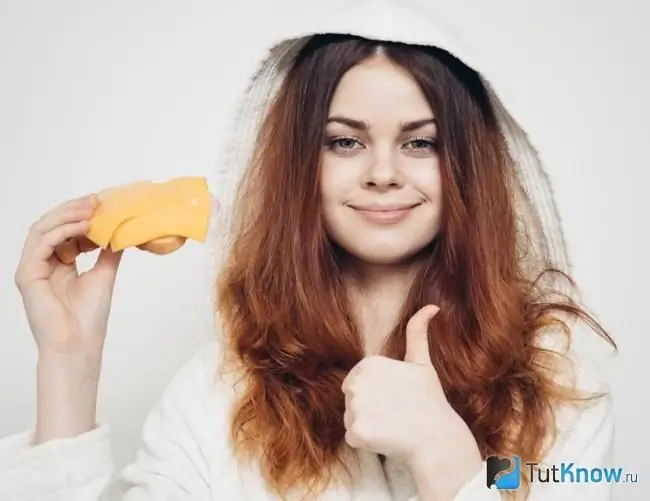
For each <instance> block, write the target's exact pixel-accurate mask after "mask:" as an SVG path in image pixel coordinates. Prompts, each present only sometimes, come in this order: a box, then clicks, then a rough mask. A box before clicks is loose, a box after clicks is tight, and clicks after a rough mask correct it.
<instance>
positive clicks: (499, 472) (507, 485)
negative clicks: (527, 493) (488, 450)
mask: <svg viewBox="0 0 650 501" xmlns="http://www.w3.org/2000/svg"><path fill="white" fill-rule="evenodd" d="M486 463H487V479H486V480H487V487H488V489H491V488H492V486H494V487H496V488H497V489H498V490H501V491H514V490H516V489H518V488H519V486H520V484H521V460H520V459H519V456H511V457H501V456H488V458H487V460H486Z"/></svg>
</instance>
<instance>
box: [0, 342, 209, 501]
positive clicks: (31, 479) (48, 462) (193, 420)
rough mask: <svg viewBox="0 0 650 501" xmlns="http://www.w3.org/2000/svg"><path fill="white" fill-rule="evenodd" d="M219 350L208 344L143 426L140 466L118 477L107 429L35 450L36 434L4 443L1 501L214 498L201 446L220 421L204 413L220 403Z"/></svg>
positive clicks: (1, 446)
mask: <svg viewBox="0 0 650 501" xmlns="http://www.w3.org/2000/svg"><path fill="white" fill-rule="evenodd" d="M215 350H216V343H210V344H209V345H208V346H206V347H204V348H202V349H201V350H199V352H198V353H197V354H196V355H195V356H194V357H193V358H192V360H190V361H189V362H188V363H187V364H185V365H184V366H183V367H182V368H181V370H180V371H179V372H178V373H177V375H176V376H175V377H174V379H173V380H172V382H171V383H170V384H169V386H168V387H167V389H166V390H165V392H164V394H163V396H162V398H161V399H160V401H159V402H158V403H157V405H156V407H155V408H154V409H153V410H152V412H151V413H150V414H149V416H148V417H147V419H146V421H145V424H144V428H143V435H142V446H141V448H140V450H139V451H138V454H137V458H136V460H135V462H134V463H133V464H131V465H129V466H128V467H127V468H125V469H124V470H123V471H122V472H121V473H120V474H119V475H118V477H117V478H115V479H114V478H113V459H112V455H111V450H110V433H109V429H108V428H107V427H105V426H99V427H97V428H95V429H93V430H91V431H89V432H86V433H83V434H82V435H78V436H76V437H69V438H60V439H54V440H50V441H48V442H45V443H42V444H39V445H36V446H34V445H32V444H33V440H34V435H35V433H34V432H26V433H22V434H19V435H15V436H11V437H7V438H5V439H4V440H2V441H0V501H17V500H34V501H36V500H38V501H117V500H122V501H154V500H159V499H174V500H178V501H180V500H188V501H189V500H191V501H202V500H205V501H207V500H209V499H210V481H209V480H210V479H209V470H208V465H207V463H206V460H205V456H204V454H203V452H202V447H203V446H204V444H207V443H210V442H211V441H212V440H214V438H215V437H213V436H212V435H210V436H208V434H210V433H213V430H214V429H215V428H217V427H216V426H215V427H213V426H211V423H210V419H212V423H214V420H215V419H218V416H211V415H209V412H207V411H206V409H210V411H211V410H213V404H214V402H213V400H214V398H215V393H214V391H216V390H215V388H214V387H213V386H211V382H212V381H214V379H215V376H214V373H213V369H214V364H213V363H212V360H213V359H214V358H215ZM211 399H212V400H211ZM217 438H218V437H217ZM211 445H213V444H211Z"/></svg>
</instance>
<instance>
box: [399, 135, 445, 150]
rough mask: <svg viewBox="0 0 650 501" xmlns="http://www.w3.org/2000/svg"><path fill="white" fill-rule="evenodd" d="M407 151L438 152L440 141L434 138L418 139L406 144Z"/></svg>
mask: <svg viewBox="0 0 650 501" xmlns="http://www.w3.org/2000/svg"><path fill="white" fill-rule="evenodd" d="M404 146H405V148H406V149H407V150H417V151H423V150H429V151H436V150H437V149H438V141H437V140H436V139H435V138H432V137H416V138H415V139H412V140H410V141H409V142H407V143H405V144H404Z"/></svg>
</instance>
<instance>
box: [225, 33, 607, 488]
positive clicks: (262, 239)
mask: <svg viewBox="0 0 650 501" xmlns="http://www.w3.org/2000/svg"><path fill="white" fill-rule="evenodd" d="M379 47H381V50H382V53H383V55H384V56H385V57H387V58H388V59H389V60H390V61H392V62H393V63H394V64H396V65H398V66H400V67H402V68H404V69H406V70H407V71H408V72H409V73H410V74H411V75H412V76H413V78H414V79H415V81H416V82H417V84H418V85H419V87H420V88H421V90H422V92H423V94H424V96H425V98H426V100H427V101H428V103H429V105H430V106H431V108H432V110H433V111H434V113H435V115H436V120H437V124H438V140H439V142H440V149H439V163H440V175H441V179H442V183H443V184H442V186H443V190H442V196H443V214H442V226H441V228H440V231H439V233H438V235H437V237H436V238H435V240H434V241H433V242H432V243H431V245H430V246H429V248H428V249H427V254H426V263H425V265H424V266H423V267H422V269H421V270H420V272H419V274H418V275H417V277H416V279H415V281H414V283H413V285H412V287H411V290H410V293H409V294H408V296H407V297H406V298H405V299H404V304H403V308H402V311H401V315H400V319H399V321H398V322H397V324H396V325H395V326H394V329H393V330H392V333H391V335H390V336H389V338H388V340H387V343H386V345H385V349H384V354H385V355H386V356H389V357H393V358H396V359H403V357H404V354H405V337H404V334H405V326H406V322H407V321H408V319H409V318H410V317H411V316H412V315H413V314H414V313H415V312H416V311H417V310H418V309H420V308H421V307H422V306H424V305H426V304H429V303H434V304H436V305H438V306H440V313H439V314H438V315H437V316H436V317H435V318H434V320H433V321H432V322H431V325H430V335H433V333H435V342H431V343H430V352H431V353H430V355H431V358H432V360H433V362H434V365H435V367H436V369H437V371H438V373H439V376H440V380H441V382H442V385H443V388H444V390H445V393H446V396H447V398H448V400H449V402H450V403H451V405H452V406H453V408H454V409H455V410H456V411H457V412H458V414H459V415H460V416H461V417H462V418H463V419H464V420H465V422H466V423H467V424H468V426H469V428H470V429H471V431H472V433H473V435H474V437H475V439H476V441H477V443H478V446H479V449H480V451H481V453H482V455H483V457H485V456H487V455H491V454H500V455H510V454H517V455H519V456H520V457H521V458H522V461H539V460H540V458H541V457H542V456H543V454H544V452H545V450H546V449H545V447H546V446H547V445H548V444H547V442H546V439H547V437H549V436H554V434H555V420H554V412H553V411H554V409H555V407H556V406H558V405H563V404H566V403H568V402H574V401H575V402H577V401H579V400H581V399H583V398H587V397H588V396H585V395H582V394H581V393H580V392H578V390H576V389H575V388H573V387H571V386H563V385H562V384H560V383H559V381H558V380H557V378H556V376H557V373H558V372H559V371H561V370H562V369H561V366H562V362H563V360H564V359H563V357H562V356H561V355H559V354H558V353H555V352H553V351H549V350H546V349H544V348H543V347H541V346H540V343H539V341H540V338H541V336H543V335H544V334H545V333H547V332H548V331H549V330H552V331H556V332H558V333H560V334H561V335H563V336H566V337H569V336H570V331H569V328H568V322H567V319H577V320H580V321H585V322H587V323H588V324H589V326H591V327H592V328H593V330H594V331H595V332H597V333H598V334H599V335H601V336H603V337H604V338H606V339H607V340H608V341H609V342H610V343H612V344H614V342H613V340H612V339H611V337H610V336H609V335H608V334H607V333H606V332H605V331H604V330H603V329H602V328H601V327H600V325H599V324H598V323H597V322H596V321H595V320H594V319H593V317H591V316H590V315H589V314H588V313H587V312H586V311H585V310H584V309H582V308H581V307H579V306H578V304H577V303H576V302H574V301H573V300H571V299H570V298H569V297H566V296H562V295H561V294H558V293H557V291H556V290H554V289H553V288H552V285H549V284H553V283H557V280H566V281H568V282H569V283H570V284H572V282H571V279H570V277H568V276H566V275H564V274H562V273H560V272H559V271H556V270H553V269H551V268H549V269H546V270H544V271H543V273H542V274H541V275H539V276H535V277H530V276H529V274H527V273H526V270H525V269H524V266H523V264H522V260H521V249H520V242H521V240H522V235H521V234H520V233H521V232H520V230H519V229H518V226H517V219H516V218H517V213H516V204H515V196H514V188H513V186H514V183H515V181H516V180H515V170H514V168H513V162H512V160H511V158H510V157H509V154H508V150H507V148H506V144H505V141H504V138H503V136H502V134H501V132H500V130H499V127H498V124H497V121H496V118H495V114H494V112H493V110H492V109H491V106H490V103H489V99H488V96H487V93H486V89H485V88H484V86H483V85H482V82H481V80H480V78H479V76H478V74H477V73H476V72H474V71H473V70H471V69H470V68H468V67H467V66H465V65H464V64H462V63H461V62H460V61H459V60H457V59H456V58H454V57H453V56H452V55H450V54H449V53H447V52H445V51H443V50H441V49H436V48H432V47H418V46H412V45H403V44H398V43H384V42H382V43H380V42H375V41H371V40H366V39H363V38H359V37H354V36H344V35H319V36H315V37H312V38H311V39H310V41H309V42H307V44H306V45H305V46H304V47H303V48H302V50H301V51H300V52H299V54H298V55H297V57H296V59H295V62H294V65H293V67H292V69H291V70H290V71H289V74H288V76H287V77H286V80H285V81H284V83H283V85H282V86H281V88H280V89H279V91H278V94H277V95H276V97H275V98H274V100H273V102H272V103H271V106H270V109H269V112H268V114H267V115H266V117H265V120H264V122H263V125H262V128H261V132H260V136H259V140H258V143H257V149H256V151H255V153H254V156H253V160H252V163H251V165H250V167H249V169H248V171H247V173H246V175H245V178H244V180H243V184H242V186H241V190H240V194H239V199H238V202H237V203H238V205H237V214H238V218H239V224H238V230H237V231H236V233H235V235H234V240H233V245H232V248H231V250H230V254H229V255H228V258H227V260H226V265H225V267H224V268H223V270H222V273H221V275H220V277H219V280H218V283H217V304H216V307H217V308H218V310H219V314H220V317H221V318H222V321H223V325H224V329H225V336H226V340H227V343H228V344H227V349H228V350H227V351H228V355H229V356H230V359H231V361H232V362H233V363H234V364H235V365H236V366H237V369H238V370H239V371H240V373H241V375H242V379H241V382H242V384H243V385H244V386H243V390H242V391H241V393H240V394H239V397H238V400H237V403H236V406H235V409H234V414H233V416H232V423H231V424H232V427H231V433H232V437H231V438H232V442H233V446H234V450H235V452H236V454H237V455H238V456H240V457H241V458H249V459H255V458H261V463H260V465H261V472H262V475H263V477H264V479H265V480H266V482H267V483H268V484H269V486H270V487H271V488H272V489H273V490H275V491H276V492H277V493H279V494H281V495H282V494H286V493H287V492H288V491H289V490H291V489H293V488H294V487H295V486H297V485H304V486H306V487H307V488H309V489H312V490H318V489H320V488H323V487H324V486H325V485H326V484H327V483H328V482H329V481H330V480H331V479H332V477H333V476H334V475H335V474H337V472H339V471H344V470H346V468H345V465H344V464H343V462H342V459H341V457H342V452H343V451H344V449H345V447H346V444H345V439H344V437H345V429H344V425H343V412H344V396H343V394H342V392H341V383H342V381H343V379H344V378H345V376H346V374H347V373H348V371H349V370H350V369H351V368H352V367H353V366H354V365H355V364H356V363H358V362H359V361H360V360H361V359H362V357H363V356H364V353H363V345H362V339H361V337H360V334H359V329H358V326H357V325H356V324H355V322H354V320H353V316H352V314H351V307H350V305H349V304H348V295H347V293H346V290H345V287H344V285H343V279H342V271H341V267H340V266H339V264H340V263H339V260H338V251H337V249H336V246H335V244H334V243H333V242H331V241H330V240H329V238H328V235H327V234H326V232H325V229H324V224H323V216H322V213H321V209H320V194H319V164H320V157H321V154H322V150H323V145H324V141H325V126H326V121H327V115H328V108H329V104H330V103H331V100H332V96H333V94H334V92H335V90H336V87H337V85H338V83H339V81H340V80H341V78H342V76H343V75H344V74H345V73H346V72H347V71H348V70H349V69H351V68H352V67H353V66H355V65H357V64H359V63H361V62H363V61H364V60H366V59H368V58H370V57H373V56H374V55H375V54H377V52H378V48H379ZM549 275H556V276H557V277H556V278H554V279H552V280H547V279H546V277H548V276H549ZM543 278H544V279H543ZM314 492H315V491H314Z"/></svg>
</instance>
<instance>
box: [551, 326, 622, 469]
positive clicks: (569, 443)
mask: <svg viewBox="0 0 650 501" xmlns="http://www.w3.org/2000/svg"><path fill="white" fill-rule="evenodd" d="M566 325H567V327H568V328H569V329H570V337H569V343H559V342H557V339H555V340H553V338H554V337H555V336H553V335H552V334H551V335H550V337H549V339H547V340H546V341H547V343H545V344H546V347H547V348H550V349H553V350H554V351H556V352H559V353H560V354H561V355H562V356H563V358H564V364H562V365H561V368H562V369H561V370H559V371H558V373H557V382H558V383H560V384H561V385H562V386H563V387H565V388H569V389H573V390H575V391H576V392H578V393H579V394H580V395H582V396H584V397H589V398H585V399H584V400H583V401H581V402H571V401H568V402H565V403H564V404H562V405H559V406H558V407H557V408H556V410H555V421H556V427H557V429H556V434H555V437H554V438H555V442H554V445H553V446H552V448H551V449H550V450H549V452H548V456H547V458H546V461H548V462H550V463H557V462H561V461H566V460H567V459H570V458H575V459H580V460H581V461H582V462H583V463H593V462H595V463H597V462H600V463H607V462H608V460H609V459H610V454H611V452H612V446H613V440H614V427H615V416H614V405H613V396H612V393H611V386H610V374H611V368H612V363H611V362H612V354H613V351H612V348H611V346H610V345H609V343H607V342H606V341H605V340H604V339H603V338H602V337H600V336H599V335H598V334H597V332H595V331H594V330H593V329H592V327H591V326H590V325H588V324H586V323H585V322H584V321H582V320H576V319H570V320H567V321H566ZM546 461H545V462H546Z"/></svg>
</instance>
